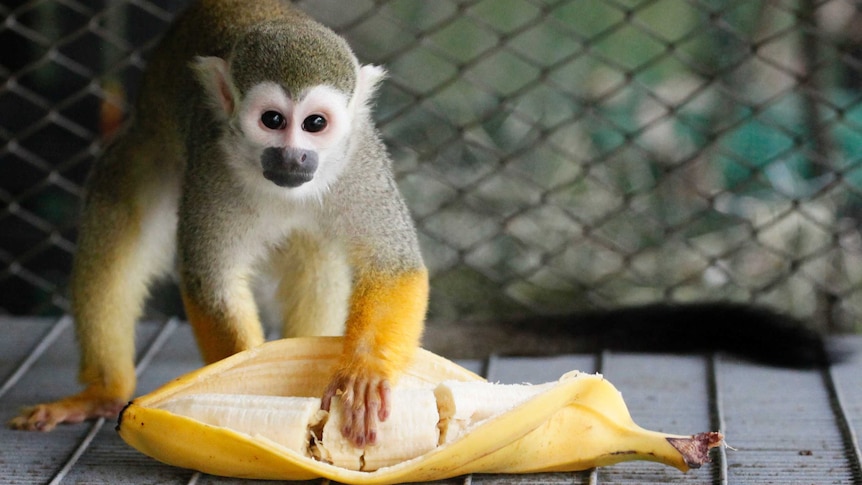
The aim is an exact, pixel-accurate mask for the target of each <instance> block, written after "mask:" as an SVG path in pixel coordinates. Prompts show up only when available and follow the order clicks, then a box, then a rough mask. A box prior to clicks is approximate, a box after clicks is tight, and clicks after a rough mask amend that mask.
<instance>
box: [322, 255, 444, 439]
mask: <svg viewBox="0 0 862 485" xmlns="http://www.w3.org/2000/svg"><path fill="white" fill-rule="evenodd" d="M427 300H428V275H427V272H426V271H425V269H424V268H419V269H416V270H413V271H410V272H405V273H403V274H398V275H392V274H386V275H383V274H378V275H373V274H365V275H361V276H360V277H359V278H358V279H357V280H356V281H355V283H354V291H353V294H352V296H351V298H350V308H349V314H348V318H347V325H346V331H345V347H344V353H343V355H342V357H341V359H340V361H339V364H338V367H337V369H336V372H335V375H334V377H333V379H332V381H331V382H330V384H329V386H328V387H327V389H326V392H325V393H324V397H323V407H324V408H325V409H328V408H329V403H330V400H331V399H332V397H334V396H336V395H338V396H339V398H340V399H342V400H343V401H344V403H345V409H350V410H351V412H349V413H346V414H345V421H344V427H343V429H342V432H343V433H344V435H345V436H346V437H348V438H349V439H350V440H351V441H353V442H354V443H355V444H357V445H359V446H362V445H364V444H373V443H374V442H375V440H376V429H377V420H380V421H384V420H386V418H387V416H388V414H389V407H390V404H389V387H390V385H391V383H393V382H394V381H395V380H396V379H397V378H398V376H399V374H400V373H401V372H402V371H403V370H404V369H405V368H406V367H407V366H408V365H409V363H410V361H411V359H412V357H413V354H414V352H415V350H416V349H417V348H418V346H419V340H420V338H421V335H422V329H423V322H424V319H425V310H426V306H427Z"/></svg>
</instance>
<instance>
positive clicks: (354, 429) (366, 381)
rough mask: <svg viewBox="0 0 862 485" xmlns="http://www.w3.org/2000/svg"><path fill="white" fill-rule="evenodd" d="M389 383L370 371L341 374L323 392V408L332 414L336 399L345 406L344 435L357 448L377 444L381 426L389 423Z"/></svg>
mask: <svg viewBox="0 0 862 485" xmlns="http://www.w3.org/2000/svg"><path fill="white" fill-rule="evenodd" d="M389 395H390V387H389V380H388V379H386V378H384V377H380V376H377V375H374V374H371V373H368V372H353V373H351V372H349V371H342V372H337V373H336V374H335V377H333V379H332V381H330V383H329V386H327V387H326V391H324V393H323V400H322V401H321V408H322V409H324V410H326V411H329V408H330V405H331V403H332V398H333V397H335V396H338V398H339V399H341V401H342V403H343V405H344V410H345V411H344V425H343V426H342V428H341V433H342V434H343V435H344V437H345V438H347V439H348V440H349V441H350V442H351V443H353V444H354V445H355V446H357V447H360V448H361V447H365V446H370V445H373V444H374V443H375V442H376V441H377V423H378V422H379V421H386V418H388V417H389V409H390V396H389Z"/></svg>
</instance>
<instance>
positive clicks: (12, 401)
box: [0, 318, 153, 484]
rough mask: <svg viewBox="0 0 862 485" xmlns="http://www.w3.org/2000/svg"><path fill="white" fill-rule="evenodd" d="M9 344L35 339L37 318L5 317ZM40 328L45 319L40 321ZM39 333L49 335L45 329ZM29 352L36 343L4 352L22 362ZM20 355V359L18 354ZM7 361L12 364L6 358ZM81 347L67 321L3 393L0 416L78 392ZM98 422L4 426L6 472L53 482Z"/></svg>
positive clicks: (143, 338) (1, 454)
mask: <svg viewBox="0 0 862 485" xmlns="http://www.w3.org/2000/svg"><path fill="white" fill-rule="evenodd" d="M0 323H2V325H3V339H2V340H3V342H4V346H6V345H14V344H15V343H35V341H33V340H32V338H31V337H28V336H27V335H32V334H33V333H34V326H33V325H32V324H33V322H32V321H28V320H26V319H11V318H4V319H3V320H2V322H0ZM37 326H40V330H44V329H45V327H44V325H42V324H40V325H37ZM38 335H40V336H41V335H44V334H43V333H40V334H38ZM138 335H139V338H138V341H139V342H141V343H142V344H143V345H145V344H146V342H147V341H148V340H149V339H150V338H151V337H152V335H153V332H152V330H151V329H141V330H140V331H139V333H138ZM25 348H26V349H27V352H29V351H31V350H32V346H29V345H28V346H23V345H22V347H21V348H20V349H14V348H12V349H9V348H4V351H5V350H9V353H8V354H7V353H5V352H4V353H3V354H2V355H3V360H4V362H6V360H7V358H9V357H12V359H9V360H10V361H12V362H14V363H13V364H12V367H15V366H17V363H18V362H20V359H23V358H26V355H25V354H24V352H22V349H25ZM13 359H14V360H13ZM4 366H6V364H4ZM77 370H78V351H77V345H76V344H75V337H74V332H73V329H72V327H71V326H67V327H66V328H65V329H64V330H63V332H62V334H61V335H60V336H59V338H58V339H57V340H56V341H55V342H54V343H53V344H52V345H51V346H50V348H49V349H48V350H47V351H46V352H45V353H44V354H42V355H41V356H40V357H39V358H38V359H37V360H36V361H35V362H34V363H33V365H32V367H30V368H29V369H28V370H27V372H26V374H24V375H23V377H22V378H21V379H20V380H19V381H17V382H16V383H15V384H14V385H12V386H11V388H10V389H9V391H8V392H7V393H5V394H4V395H3V396H0V420H2V422H3V423H6V422H7V421H8V420H10V419H12V418H13V417H14V416H15V415H17V414H18V412H19V411H20V409H21V408H22V407H24V406H27V405H32V404H35V403H40V402H45V401H50V400H53V399H57V398H60V397H62V396H65V395H68V394H71V393H74V392H77V391H78V390H80V386H79V384H78V382H77ZM92 426H93V425H92V423H80V424H73V425H64V426H60V427H58V428H57V429H56V430H54V431H52V432H51V433H34V432H25V431H14V430H10V429H8V428H7V427H6V426H2V427H0V443H2V446H0V464H2V468H0V470H2V472H3V473H2V475H0V476H3V477H5V478H7V479H9V480H10V481H14V482H16V483H39V484H42V483H47V482H49V481H50V480H51V479H52V477H54V475H55V474H56V473H57V472H58V471H59V470H61V469H62V468H63V466H64V465H65V463H66V461H67V460H68V458H69V457H70V456H72V455H73V453H74V451H75V450H76V448H77V447H78V444H79V443H80V442H81V441H82V440H83V439H84V438H85V437H86V436H87V434H88V432H89V431H90V429H91V427H92Z"/></svg>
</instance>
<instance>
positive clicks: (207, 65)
mask: <svg viewBox="0 0 862 485" xmlns="http://www.w3.org/2000/svg"><path fill="white" fill-rule="evenodd" d="M192 69H193V70H194V72H195V74H196V75H197V78H198V82H200V83H201V86H203V88H204V91H205V93H206V96H207V100H208V101H209V102H210V104H211V105H212V106H213V108H215V109H216V110H217V111H219V114H222V115H224V117H225V118H229V117H230V116H231V115H232V114H233V112H234V109H235V108H236V100H237V94H236V90H235V89H234V87H233V82H232V81H231V78H230V71H229V69H228V65H227V62H226V61H225V60H224V59H221V58H219V57H196V58H195V60H194V61H193V62H192Z"/></svg>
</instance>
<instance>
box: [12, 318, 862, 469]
mask: <svg viewBox="0 0 862 485" xmlns="http://www.w3.org/2000/svg"><path fill="white" fill-rule="evenodd" d="M0 332H2V333H0V419H2V420H3V421H4V422H5V421H7V420H9V419H10V418H11V417H12V416H14V415H15V413H16V412H17V410H18V409H19V408H20V407H22V406H24V405H26V404H32V403H35V402H41V401H45V400H49V399H52V398H56V397H58V396H61V395H64V394H68V393H70V392H72V391H75V390H77V386H76V384H75V375H76V367H77V350H76V348H75V340H74V335H73V328H72V324H71V320H70V319H68V318H61V319H58V320H47V319H25V318H10V317H0ZM846 345H847V346H848V347H851V348H853V349H857V350H858V351H862V338H857V337H852V338H847V339H846ZM138 346H139V355H140V358H139V363H138V370H139V374H140V378H139V379H140V381H139V392H141V393H143V392H148V391H150V390H152V389H155V388H156V387H157V386H158V385H160V384H161V383H163V382H165V381H167V380H169V379H171V378H173V377H175V376H178V375H180V374H183V373H185V372H188V371H189V370H192V369H194V368H197V367H198V366H199V365H200V361H199V358H198V356H197V352H196V350H195V345H194V342H193V339H192V336H191V332H190V330H189V328H188V326H187V325H185V324H183V323H180V322H177V321H174V320H170V321H168V322H165V323H159V324H157V323H144V324H141V325H140V326H139V331H138ZM461 363H462V364H463V365H465V366H467V367H469V368H471V369H472V370H474V371H476V372H479V373H481V374H483V375H485V376H486V377H488V378H489V379H491V380H494V381H500V382H505V383H515V382H545V381H548V380H554V379H557V378H558V377H559V376H560V375H562V374H563V373H565V372H567V371H570V370H573V369H580V370H583V371H590V372H596V371H598V372H602V373H603V374H604V375H605V377H606V378H608V379H609V380H610V381H611V382H613V383H614V385H616V386H617V388H619V389H620V391H622V393H623V397H624V398H625V400H626V402H627V403H628V405H629V408H630V410H631V413H632V415H633V417H634V419H635V421H636V422H638V423H639V424H640V425H642V426H644V427H646V428H651V429H656V430H662V431H667V432H672V433H685V434H687V433H694V432H699V431H706V430H710V429H721V430H722V431H723V432H724V433H725V435H726V436H727V442H728V444H729V445H730V446H732V447H733V449H726V450H723V451H721V452H718V453H714V455H713V459H714V462H713V463H712V464H711V465H709V466H706V467H704V468H701V469H699V470H694V471H691V472H689V473H688V474H682V473H680V472H678V471H676V470H675V469H671V468H668V467H664V466H662V465H658V464H653V463H641V462H638V463H625V464H620V465H615V466H612V467H606V468H602V469H599V470H592V471H586V472H581V473H561V474H541V475H523V476H512V475H510V476H497V475H473V476H467V477H460V478H458V479H453V480H448V481H446V482H444V483H465V484H468V483H473V484H476V483H536V484H538V483H567V484H570V483H575V484H577V483H590V484H592V483H595V484H612V483H613V484H616V483H619V484H623V483H625V484H645V483H663V484H673V483H686V484H710V483H717V484H721V483H731V484H748V483H751V484H769V483H775V484H848V483H862V469H860V468H862V466H860V451H859V446H858V442H857V438H856V437H857V436H859V433H860V432H862V352H860V355H858V356H855V357H854V358H852V359H850V360H849V361H848V362H846V363H842V364H840V365H837V366H834V367H832V368H830V369H823V370H811V371H796V370H787V369H776V368H770V367H762V366H758V365H753V364H750V363H746V362H740V361H737V360H734V359H731V358H728V357H724V356H702V355H648V354H617V353H607V352H603V353H599V354H595V355H588V354H579V355H564V356H554V357H543V358H507V357H492V358H490V359H487V360H485V361H469V362H461ZM0 483H9V484H13V483H14V484H29V483H34V484H43V483H68V484H77V483H88V484H102V483H104V484H228V483H244V482H243V481H242V480H234V479H225V478H220V477H213V476H209V475H203V474H198V473H195V472H192V471H189V470H183V469H179V468H173V467H170V466H167V465H163V464H161V463H158V462H156V461H154V460H152V459H150V458H148V457H146V456H144V455H141V454H139V453H138V452H137V451H135V450H133V449H132V448H130V447H128V446H126V445H125V443H123V442H122V440H120V438H119V437H118V436H117V435H116V433H115V432H114V423H113V422H95V423H82V424H79V425H70V426H62V427H60V428H59V429H57V430H56V431H54V432H52V433H50V434H40V433H27V432H20V431H11V430H8V429H5V428H2V429H0ZM254 483H268V482H254ZM304 483H307V482H304Z"/></svg>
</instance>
